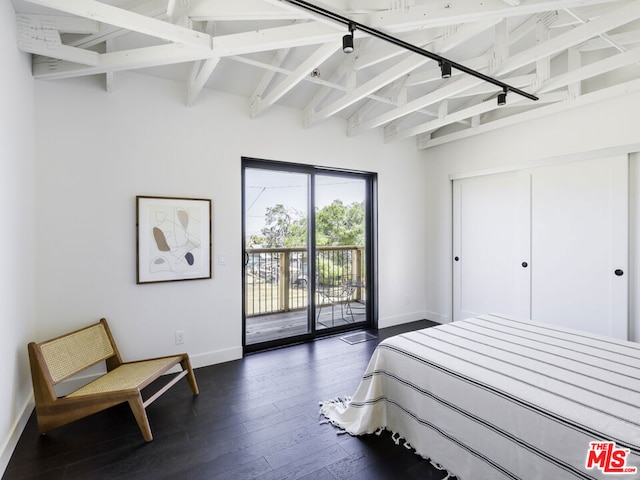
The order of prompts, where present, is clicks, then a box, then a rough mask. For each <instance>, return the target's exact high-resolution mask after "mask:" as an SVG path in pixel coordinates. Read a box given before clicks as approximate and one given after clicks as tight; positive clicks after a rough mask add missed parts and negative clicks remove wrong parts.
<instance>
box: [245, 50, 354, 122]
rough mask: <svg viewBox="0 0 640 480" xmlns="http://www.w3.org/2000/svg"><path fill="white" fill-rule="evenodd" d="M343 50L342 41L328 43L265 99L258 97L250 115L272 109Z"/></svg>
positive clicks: (309, 57)
mask: <svg viewBox="0 0 640 480" xmlns="http://www.w3.org/2000/svg"><path fill="white" fill-rule="evenodd" d="M341 48H342V41H339V42H333V43H327V44H325V45H322V46H321V47H320V48H318V49H317V50H316V51H315V52H314V53H312V54H311V55H309V56H308V57H307V58H306V59H305V61H304V62H302V63H301V64H300V65H299V66H298V68H296V69H295V71H294V72H293V73H292V74H291V75H289V76H288V77H287V78H285V79H284V80H283V81H281V82H280V84H278V86H277V87H275V88H274V89H273V90H271V91H270V92H269V93H268V94H267V95H266V96H265V97H262V98H259V97H256V98H255V99H254V101H253V102H252V103H251V107H250V115H251V118H255V117H256V116H258V115H259V114H260V113H261V112H263V111H264V110H265V109H266V108H267V107H270V106H271V105H273V104H274V103H275V102H277V101H278V100H279V99H280V98H282V97H283V96H284V95H285V94H286V93H287V92H289V91H290V90H291V89H292V88H294V87H295V86H296V85H298V84H299V83H300V82H301V81H302V80H303V79H304V77H306V76H308V75H309V74H310V73H311V72H312V71H313V69H315V68H317V67H318V65H321V64H322V63H323V62H324V61H325V60H327V58H329V57H330V56H331V55H333V54H334V53H336V52H337V51H338V50H340V49H341Z"/></svg>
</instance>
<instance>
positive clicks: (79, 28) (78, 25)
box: [16, 13, 100, 35]
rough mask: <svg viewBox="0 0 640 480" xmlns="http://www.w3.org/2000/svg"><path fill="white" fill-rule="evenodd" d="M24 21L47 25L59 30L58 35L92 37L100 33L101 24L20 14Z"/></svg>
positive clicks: (92, 21)
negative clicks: (91, 35) (70, 34)
mask: <svg viewBox="0 0 640 480" xmlns="http://www.w3.org/2000/svg"><path fill="white" fill-rule="evenodd" d="M16 17H20V18H21V19H22V21H28V22H29V23H31V24H33V25H35V24H42V23H44V24H46V25H48V26H49V28H51V29H54V30H57V31H58V33H60V34H62V33H74V34H78V35H90V34H94V33H98V32H99V31H100V24H99V23H98V22H96V21H94V20H89V19H87V18H79V17H68V16H66V15H34V14H26V13H19V14H17V15H16Z"/></svg>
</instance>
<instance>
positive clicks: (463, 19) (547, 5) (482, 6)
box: [360, 0, 618, 32]
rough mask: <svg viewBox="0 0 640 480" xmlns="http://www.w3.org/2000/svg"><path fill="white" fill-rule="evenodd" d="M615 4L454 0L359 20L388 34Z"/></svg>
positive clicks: (612, 0) (609, 0) (599, 1)
mask: <svg viewBox="0 0 640 480" xmlns="http://www.w3.org/2000/svg"><path fill="white" fill-rule="evenodd" d="M615 2H618V0H530V1H527V2H526V3H525V4H520V5H518V6H517V7H512V6H507V5H505V4H504V2H503V1H502V0H484V1H482V2H469V1H466V0H457V1H455V2H454V1H448V2H438V3H429V4H427V5H420V6H415V7H412V8H411V9H409V11H408V12H407V13H404V14H403V13H397V12H379V13H375V14H371V15H368V16H366V17H363V19H362V20H360V21H361V22H362V23H364V24H366V25H368V26H370V27H373V28H378V27H383V28H385V29H386V28H387V27H386V26H387V25H388V26H389V27H388V28H389V31H393V32H399V31H406V30H415V29H418V28H433V27H441V26H445V25H451V24H458V23H469V22H477V21H480V20H488V19H503V18H511V17H516V16H526V15H534V14H536V13H543V12H548V11H552V10H562V9H563V8H574V7H584V6H587V5H599V4H607V3H615Z"/></svg>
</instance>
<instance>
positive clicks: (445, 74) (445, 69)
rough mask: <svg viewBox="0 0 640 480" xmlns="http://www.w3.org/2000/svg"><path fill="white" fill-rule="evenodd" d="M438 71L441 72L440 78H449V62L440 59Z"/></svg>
mask: <svg viewBox="0 0 640 480" xmlns="http://www.w3.org/2000/svg"><path fill="white" fill-rule="evenodd" d="M440 71H441V72H442V78H451V64H450V63H449V62H447V61H444V60H443V61H441V62H440Z"/></svg>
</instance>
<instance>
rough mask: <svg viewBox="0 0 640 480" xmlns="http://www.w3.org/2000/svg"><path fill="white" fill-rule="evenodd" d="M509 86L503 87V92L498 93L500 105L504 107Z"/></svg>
mask: <svg viewBox="0 0 640 480" xmlns="http://www.w3.org/2000/svg"><path fill="white" fill-rule="evenodd" d="M507 92H508V89H507V88H503V89H502V93H500V94H498V106H499V107H502V106H503V105H506V104H507Z"/></svg>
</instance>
